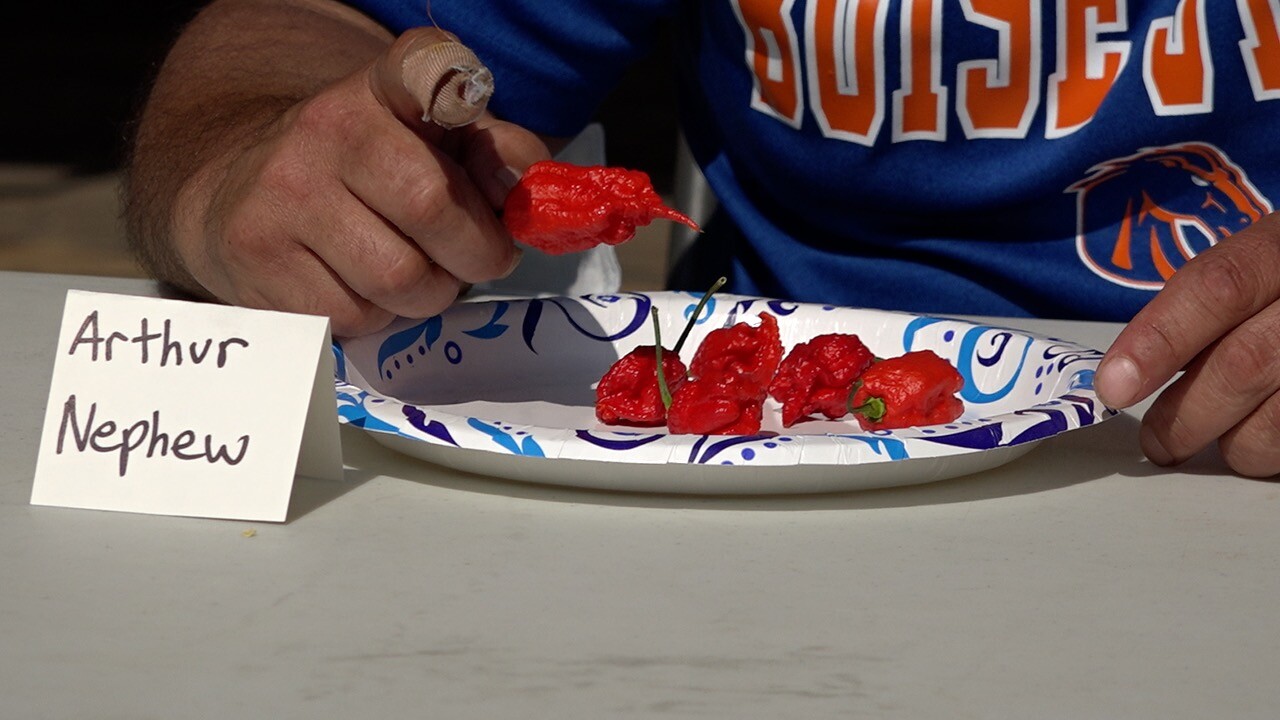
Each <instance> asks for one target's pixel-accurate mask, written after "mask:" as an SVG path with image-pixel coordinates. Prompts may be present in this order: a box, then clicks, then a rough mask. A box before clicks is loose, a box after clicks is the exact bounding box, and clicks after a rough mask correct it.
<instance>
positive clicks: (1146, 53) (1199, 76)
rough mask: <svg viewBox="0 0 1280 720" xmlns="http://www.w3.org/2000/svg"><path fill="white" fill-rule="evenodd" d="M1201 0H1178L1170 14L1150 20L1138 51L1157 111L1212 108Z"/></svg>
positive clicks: (1182, 112)
mask: <svg viewBox="0 0 1280 720" xmlns="http://www.w3.org/2000/svg"><path fill="white" fill-rule="evenodd" d="M1204 2H1205V0H1182V1H1181V2H1179V3H1178V9H1177V10H1175V11H1174V14H1173V17H1165V18H1160V19H1158V20H1154V21H1152V23H1151V28H1150V30H1148V31H1147V41H1146V44H1145V46H1144V47H1143V52H1142V77H1143V80H1145V81H1146V84H1147V95H1148V96H1149V97H1150V98H1151V108H1152V109H1153V110H1155V113H1156V114H1157V115H1190V114H1195V113H1205V112H1209V111H1210V110H1212V109H1213V61H1212V60H1211V59H1210V57H1209V38H1208V36H1207V34H1206V32H1205V30H1206V28H1205V22H1204Z"/></svg>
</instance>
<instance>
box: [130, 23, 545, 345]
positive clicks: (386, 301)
mask: <svg viewBox="0 0 1280 720" xmlns="http://www.w3.org/2000/svg"><path fill="white" fill-rule="evenodd" d="M221 6H223V7H226V8H229V9H228V10H226V11H225V12H224V14H226V15H229V17H234V18H239V19H240V22H239V23H237V24H239V25H243V23H244V22H248V21H249V20H246V18H253V17H255V16H254V15H253V12H254V8H255V7H259V8H269V9H267V10H265V11H264V12H265V14H266V15H268V16H269V15H270V14H272V13H276V14H279V13H286V14H289V15H290V17H291V22H290V23H289V25H287V26H285V27H286V28H287V29H285V30H279V32H286V33H293V34H294V37H293V38H292V41H290V38H288V37H286V38H277V41H279V42H280V43H281V47H280V49H279V50H278V51H274V52H278V53H280V54H281V55H280V58H279V60H281V63H278V64H277V65H278V66H277V67H276V68H275V69H274V72H276V73H277V75H276V77H278V78H280V79H279V80H274V81H271V80H268V81H261V80H256V79H250V78H251V77H252V78H256V77H261V76H262V74H265V73H271V72H273V69H272V68H269V67H259V68H258V69H257V71H256V72H255V74H254V75H253V76H243V77H244V78H245V79H244V81H243V82H242V83H240V84H237V82H236V79H237V78H238V77H241V76H240V75H238V74H237V73H238V71H239V69H240V68H241V67H243V66H248V65H255V64H256V65H259V66H261V65H262V64H263V59H262V58H261V57H257V58H255V59H254V60H252V61H246V60H245V59H243V58H241V57H238V56H237V54H236V53H235V52H232V51H229V50H228V49H227V48H225V47H222V46H220V45H218V44H217V41H213V40H209V41H202V38H203V36H205V35H208V36H209V37H215V36H216V35H217V33H216V32H214V29H216V27H215V28H214V29H210V28H208V27H206V26H207V25H208V23H209V22H210V20H209V19H208V18H206V19H205V20H204V23H205V26H202V25H201V24H200V23H201V21H200V20H197V23H196V24H194V25H193V28H192V29H191V30H188V34H189V37H188V38H187V41H188V46H187V47H184V46H183V44H182V43H181V42H180V43H179V45H178V47H177V48H176V49H175V52H174V53H173V54H171V56H170V59H169V60H168V61H167V62H166V68H165V70H166V72H169V73H170V77H169V78H166V77H165V75H164V74H163V73H162V76H161V78H160V82H158V83H157V91H156V93H155V94H154V95H153V98H152V100H151V102H150V103H149V106H148V110H147V116H144V119H143V127H142V132H141V133H140V140H139V150H138V157H137V159H136V160H135V168H134V173H135V174H136V173H138V172H139V169H141V171H142V172H143V173H144V175H145V174H146V173H148V172H149V173H151V174H153V175H155V176H159V177H161V178H163V177H164V176H165V174H166V173H169V174H171V175H173V174H176V175H177V176H178V177H176V178H172V179H171V180H170V182H169V184H168V186H169V187H171V188H172V195H171V196H170V197H169V198H165V197H157V198H154V199H152V200H151V202H152V205H151V207H150V208H149V210H150V212H151V214H152V216H153V219H152V221H151V227H152V228H153V229H154V232H153V235H154V236H155V237H152V238H151V239H150V241H149V243H150V247H149V248H146V250H149V251H150V252H151V253H152V254H159V255H161V256H162V258H161V260H162V261H160V262H152V265H153V267H158V268H160V269H164V268H166V267H167V268H169V269H170V270H171V272H170V273H169V274H170V277H164V278H163V279H168V280H170V281H174V282H178V283H179V284H182V285H185V286H186V287H187V289H189V290H193V291H196V292H199V291H201V290H203V291H204V292H205V293H207V294H209V295H212V296H214V297H216V298H218V299H221V300H224V301H226V302H230V303H234V304H237V305H244V306H248V307H259V308H272V309H279V310H288V311H295V312H304V313H313V314H321V315H327V316H329V317H330V318H331V319H332V322H333V328H334V332H335V334H338V335H357V334H363V333H368V332H372V331H375V330H377V329H379V328H381V327H383V326H385V325H386V324H387V323H388V322H390V320H391V319H392V317H394V316H395V315H404V316H408V317H426V316H428V315H431V314H434V313H437V312H439V311H441V310H443V309H444V308H446V307H447V306H448V305H449V304H450V303H451V302H453V300H454V299H455V298H456V296H457V294H458V292H459V289H460V287H461V286H462V284H463V283H475V282H481V281H485V280H491V279H494V278H498V277H503V276H505V275H506V274H508V273H510V272H511V270H512V269H514V267H515V264H516V262H517V261H518V260H519V252H518V250H517V249H516V248H515V246H514V244H513V243H512V241H511V238H510V237H509V236H508V234H507V233H506V231H505V230H504V228H503V227H502V224H501V222H500V221H499V220H498V218H497V216H496V214H495V212H494V211H495V209H497V208H500V207H501V206H502V202H503V200H504V199H505V197H506V193H507V190H508V189H509V187H510V185H511V184H512V183H513V182H514V181H515V179H516V177H518V175H519V173H520V172H521V171H523V169H524V168H526V167H527V166H528V165H530V164H532V163H533V162H536V161H538V160H541V159H544V158H546V157H548V151H547V148H546V145H545V144H543V142H542V141H541V140H540V139H538V138H537V137H536V136H534V135H532V134H531V133H529V132H527V131H525V130H523V129H521V128H519V127H517V126H514V125H511V124H509V123H504V122H500V121H497V120H495V119H494V118H493V117H491V116H489V115H487V114H485V115H482V116H481V117H480V118H479V119H478V120H477V121H476V122H474V123H472V124H470V125H467V126H465V127H461V128H457V129H454V130H445V129H444V128H443V127H441V126H439V125H437V124H435V123H432V122H430V121H424V120H423V117H422V116H423V113H424V111H423V107H424V105H426V104H428V103H430V101H431V94H432V93H433V92H434V90H435V86H434V84H433V83H432V81H431V80H430V78H427V77H424V73H423V71H422V70H421V63H417V62H414V60H415V59H416V58H418V57H420V56H421V55H422V54H424V53H427V52H430V51H431V50H432V48H433V47H435V46H436V44H438V43H442V42H449V41H453V40H455V39H454V38H452V37H451V36H449V35H447V34H446V33H443V32H441V31H439V30H436V29H434V28H420V29H415V30H411V31H409V32H407V33H405V35H403V36H401V37H400V38H399V39H396V40H395V41H394V42H391V38H390V37H389V36H386V37H384V38H381V42H379V38H377V31H376V29H369V28H368V27H364V26H359V25H358V24H350V23H351V19H350V18H349V17H347V16H345V15H343V14H342V12H343V11H340V10H334V11H333V12H332V13H330V12H328V8H327V7H326V5H325V2H324V0H321V1H320V2H305V3H302V4H297V3H290V2H281V3H273V2H266V1H265V0H257V1H252V2H236V1H235V0H228V1H227V2H223V3H221ZM317 7H318V8H321V9H322V10H325V12H317V10H316V8H317ZM220 9H221V8H220V7H219V4H215V6H214V7H213V8H212V14H213V16H214V18H213V21H214V22H215V24H216V23H217V21H218V20H220V19H221V17H220V16H219V15H218V13H219V11H220ZM300 17H301V18H302V19H301V20H299V18H300ZM312 20H315V21H316V23H317V27H318V28H320V30H319V31H318V32H316V33H315V35H314V37H313V38H312V39H311V41H310V42H308V39H307V37H306V36H305V35H302V36H299V35H298V33H299V32H300V31H299V29H298V28H299V24H300V23H301V25H303V26H305V25H306V23H308V22H311V21H312ZM224 24H225V23H224ZM281 27H282V25H281V23H280V22H279V19H278V18H276V19H274V21H272V19H270V18H268V19H267V22H266V23H265V27H263V28H262V31H263V32H264V33H266V35H264V37H262V38H260V42H266V43H270V42H272V40H271V39H270V38H269V34H270V33H271V32H272V31H273V30H275V29H278V28H281ZM223 29H225V28H223ZM335 34H336V35H338V36H341V37H340V40H346V39H350V40H351V42H350V43H349V44H347V45H346V47H347V48H348V50H347V52H348V53H349V60H348V61H347V62H342V63H335V62H333V61H331V60H327V59H323V58H319V57H317V58H316V64H315V65H314V66H309V65H308V62H307V58H306V57H305V56H306V55H307V54H309V53H312V52H318V53H326V54H329V55H330V57H332V54H333V53H335V52H341V51H340V50H335V48H334V46H333V44H332V43H333V41H334V37H333V36H334V35H335ZM190 36H194V38H192V37H190ZM326 43H328V44H326ZM192 44H194V45H195V47H190V45H192ZM313 45H314V49H313V48H312V46H313ZM218 52H222V53H223V56H224V57H223V58H221V59H219V58H218V57H217V53H218ZM252 52H255V53H258V54H259V55H261V54H262V53H263V52H266V53H271V52H273V51H272V50H265V51H258V50H254V51H252ZM285 53H291V54H287V55H286V54H285ZM274 59H276V58H275V56H270V55H269V56H268V58H267V60H274ZM202 63H203V64H205V65H213V66H215V67H220V68H221V69H223V70H226V69H227V66H230V67H231V69H230V70H229V71H227V72H225V73H223V75H222V77H227V78H230V80H229V81H215V87H203V86H202V85H201V84H199V83H195V84H192V83H191V82H190V78H188V82H185V83H178V82H176V81H175V79H174V78H173V77H172V76H173V75H175V74H176V75H179V76H181V75H183V74H184V67H183V65H184V64H186V65H187V66H195V67H197V68H199V67H200V64H202ZM279 64H283V65H284V68H283V69H282V68H281V67H279ZM174 65H176V67H171V66H174ZM352 68H354V69H352ZM343 71H345V73H343ZM185 74H187V75H195V76H196V77H200V76H201V75H207V74H214V71H213V69H212V68H210V69H205V70H203V71H202V70H200V69H197V70H195V71H192V72H186V73H185ZM325 75H329V76H331V77H328V78H326V77H324V76H325ZM166 79H168V80H169V82H167V83H166V82H165V80H166ZM270 82H276V83H290V85H289V86H286V87H272V86H269V85H268V86H264V84H263V83H270ZM179 85H182V87H181V88H179V87H178V86H179ZM192 96H194V97H195V98H199V99H200V100H201V101H200V102H195V100H193V99H192ZM281 97H283V98H287V99H288V100H291V102H290V101H280V102H274V103H273V102H257V101H256V99H257V98H266V99H274V98H281ZM246 98H247V101H246V100H245V99H246ZM219 103H224V106H225V107H232V108H234V107H237V106H240V107H246V108H248V110H246V111H245V112H244V113H242V114H240V115H236V114H232V115H230V116H228V119H227V120H226V121H225V122H222V123H218V124H215V126H214V127H212V128H207V127H206V128H205V129H202V130H201V131H200V133H203V134H206V135H207V136H208V137H207V138H206V140H205V142H203V143H194V144H193V143H192V142H190V141H187V142H183V141H182V138H181V136H182V134H183V133H184V132H186V130H185V129H184V127H183V126H181V125H180V124H179V123H172V122H170V123H166V119H167V118H168V117H170V116H171V115H172V114H176V113H173V110H172V108H175V107H176V108H178V109H179V110H181V109H187V110H198V109H199V107H200V106H201V105H204V106H206V107H209V106H212V107H215V108H216V107H218V104H219ZM148 120H152V122H151V127H148ZM166 131H168V132H170V133H172V134H173V135H172V136H176V137H174V142H173V143H172V144H168V145H167V144H166V142H165V140H166V138H165V137H164V135H163V133H164V132H166ZM143 138H145V142H144V140H143ZM193 147H194V148H195V152H196V153H197V154H199V155H201V157H199V158H197V160H196V161H195V162H191V161H186V168H185V172H183V171H182V170H171V169H169V167H168V165H167V164H166V162H165V161H166V159H169V160H171V164H172V165H174V166H178V167H182V166H183V164H184V160H186V159H185V158H183V157H179V155H181V154H182V153H184V152H186V151H187V150H186V149H189V148H193ZM146 179H149V178H146V177H144V178H143V180H146ZM130 184H131V193H134V194H142V195H145V194H146V192H147V190H148V189H149V188H150V187H160V188H163V187H165V184H164V183H152V184H150V185H148V184H147V183H146V182H140V181H139V179H138V178H133V179H132V180H131V183H130ZM157 194H159V193H157ZM144 200H146V198H144ZM166 200H167V202H166ZM131 204H132V203H131ZM143 205H144V206H145V205H146V203H145V202H144V203H143ZM156 205H158V206H159V207H158V208H157V207H156ZM166 211H167V212H166ZM144 214H145V213H144ZM156 215H158V216H159V219H156V218H155V217H154V216H156ZM145 225H146V224H145V223H135V226H145ZM144 242H146V241H145V240H144ZM166 253H168V255H167V257H165V254H166ZM143 254H144V256H145V255H147V254H148V253H147V252H144V253H143ZM164 260H167V262H165V261H164ZM184 281H185V282H184ZM193 286H195V287H193Z"/></svg>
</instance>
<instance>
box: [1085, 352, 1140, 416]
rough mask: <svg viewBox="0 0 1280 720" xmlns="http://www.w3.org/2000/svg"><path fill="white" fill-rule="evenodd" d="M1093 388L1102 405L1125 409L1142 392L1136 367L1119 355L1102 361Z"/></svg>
mask: <svg viewBox="0 0 1280 720" xmlns="http://www.w3.org/2000/svg"><path fill="white" fill-rule="evenodd" d="M1093 386H1094V388H1095V389H1097V391H1098V398H1099V399H1100V400H1102V402H1103V404H1105V405H1108V406H1110V407H1115V408H1125V407H1129V406H1130V405H1132V404H1133V402H1134V400H1135V399H1137V396H1138V393H1139V392H1140V391H1141V390H1142V377H1141V376H1140V375H1139V374H1138V366H1137V365H1134V364H1133V361H1132V360H1130V359H1129V358H1127V357H1124V356H1123V355H1121V356H1120V357H1116V358H1108V359H1107V360H1105V361H1103V363H1102V365H1101V366H1100V367H1099V368H1098V374H1097V377H1095V378H1094V379H1093Z"/></svg>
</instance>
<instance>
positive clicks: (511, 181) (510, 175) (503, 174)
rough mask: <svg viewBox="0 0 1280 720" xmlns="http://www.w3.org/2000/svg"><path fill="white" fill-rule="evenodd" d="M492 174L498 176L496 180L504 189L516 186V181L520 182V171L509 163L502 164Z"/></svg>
mask: <svg viewBox="0 0 1280 720" xmlns="http://www.w3.org/2000/svg"><path fill="white" fill-rule="evenodd" d="M493 175H494V177H496V178H498V182H499V183H501V184H502V187H503V189H504V190H511V188H513V187H515V186H516V183H518V182H520V172H519V171H518V170H516V169H515V168H513V167H511V166H509V165H504V166H503V167H502V168H501V169H499V170H498V172H496V173H494V174H493Z"/></svg>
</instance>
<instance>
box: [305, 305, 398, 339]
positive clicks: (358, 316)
mask: <svg viewBox="0 0 1280 720" xmlns="http://www.w3.org/2000/svg"><path fill="white" fill-rule="evenodd" d="M321 314H325V315H328V316H329V323H330V324H331V325H332V326H333V333H334V334H335V335H338V336H341V337H358V336H360V335H368V334H369V333H373V332H377V331H378V330H381V329H382V328H383V327H386V325H387V323H388V322H390V321H391V314H390V313H388V312H386V311H385V310H382V309H380V308H378V307H376V306H374V305H372V304H370V303H356V302H344V303H339V304H338V305H337V306H335V307H331V308H328V309H327V312H324V313H321Z"/></svg>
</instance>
